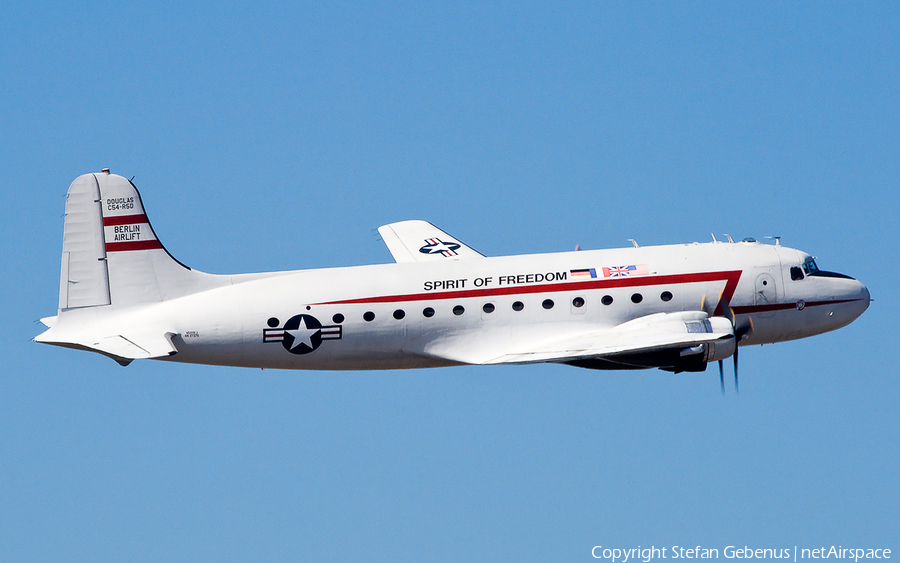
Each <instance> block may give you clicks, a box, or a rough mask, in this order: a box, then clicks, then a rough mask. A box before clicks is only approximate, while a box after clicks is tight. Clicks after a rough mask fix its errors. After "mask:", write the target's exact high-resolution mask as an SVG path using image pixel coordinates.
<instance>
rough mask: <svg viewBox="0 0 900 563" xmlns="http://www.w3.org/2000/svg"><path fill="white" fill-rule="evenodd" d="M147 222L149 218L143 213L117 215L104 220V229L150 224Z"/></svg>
mask: <svg viewBox="0 0 900 563" xmlns="http://www.w3.org/2000/svg"><path fill="white" fill-rule="evenodd" d="M149 222H150V221H148V220H147V216H146V215H144V214H143V213H141V214H140V215H115V216H113V217H104V218H103V226H104V227H112V226H115V225H135V224H137V223H149Z"/></svg>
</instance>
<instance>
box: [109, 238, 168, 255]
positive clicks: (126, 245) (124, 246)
mask: <svg viewBox="0 0 900 563" xmlns="http://www.w3.org/2000/svg"><path fill="white" fill-rule="evenodd" d="M162 247H163V245H162V244H160V243H159V241H158V240H134V241H128V242H108V243H106V251H107V252H121V251H123V250H153V249H156V248H162Z"/></svg>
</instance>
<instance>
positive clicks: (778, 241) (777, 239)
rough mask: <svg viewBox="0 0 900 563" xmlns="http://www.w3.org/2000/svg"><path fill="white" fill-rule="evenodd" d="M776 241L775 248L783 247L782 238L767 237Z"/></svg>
mask: <svg viewBox="0 0 900 563" xmlns="http://www.w3.org/2000/svg"><path fill="white" fill-rule="evenodd" d="M765 238H773V239H775V246H781V237H765Z"/></svg>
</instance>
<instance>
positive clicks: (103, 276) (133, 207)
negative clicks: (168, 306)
mask: <svg viewBox="0 0 900 563" xmlns="http://www.w3.org/2000/svg"><path fill="white" fill-rule="evenodd" d="M215 277H217V276H211V275H209V274H204V273H202V272H196V271H194V270H191V269H190V268H188V267H187V266H185V265H183V264H181V263H180V262H178V261H177V260H175V258H173V257H172V255H170V254H169V253H168V251H167V250H166V249H165V247H163V245H162V243H160V241H159V239H158V238H157V237H156V233H154V232H153V227H151V226H150V221H149V220H148V219H147V215H146V214H145V213H144V206H143V204H142V202H141V196H140V194H139V193H138V190H137V188H136V187H135V186H134V184H132V183H131V182H130V181H129V180H127V179H126V178H123V177H122V176H118V175H115V174H110V173H109V170H104V171H103V172H101V173H99V174H85V175H83V176H79V177H78V178H77V179H76V180H75V181H74V182H72V185H71V186H69V192H68V195H67V196H66V218H65V228H64V229H63V255H62V268H61V273H60V287H59V310H60V313H62V312H64V311H66V310H70V309H76V308H83V307H97V306H103V305H112V306H113V307H120V306H129V305H134V304H138V303H148V302H154V301H163V300H166V299H171V298H174V297H180V296H182V295H187V294H188V293H192V292H194V291H198V290H200V289H204V288H205V287H210V286H211V285H215V284H214V283H213V280H212V278H215Z"/></svg>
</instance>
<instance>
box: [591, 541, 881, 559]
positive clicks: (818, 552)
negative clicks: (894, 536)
mask: <svg viewBox="0 0 900 563" xmlns="http://www.w3.org/2000/svg"><path fill="white" fill-rule="evenodd" d="M591 555H592V556H593V557H594V559H607V560H608V561H609V563H629V561H630V562H632V563H637V562H638V561H641V562H643V563H650V562H651V561H653V560H654V559H719V558H720V557H721V558H723V559H787V560H789V561H793V562H794V563H796V562H797V561H799V560H801V559H848V560H849V559H852V560H853V561H854V563H859V560H860V559H890V558H891V550H890V549H882V548H878V549H872V548H868V549H862V548H850V547H842V546H839V545H838V546H834V545H833V546H831V547H816V548H806V547H804V548H798V547H797V546H794V547H784V548H756V549H754V548H751V547H748V546H743V547H740V546H734V545H729V546H727V547H724V548H722V549H719V548H717V547H703V546H699V545H698V546H695V547H679V546H677V545H673V546H672V547H656V546H651V547H641V546H637V547H634V548H626V549H621V548H617V547H603V546H602V545H595V546H594V548H593V549H592V550H591Z"/></svg>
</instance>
